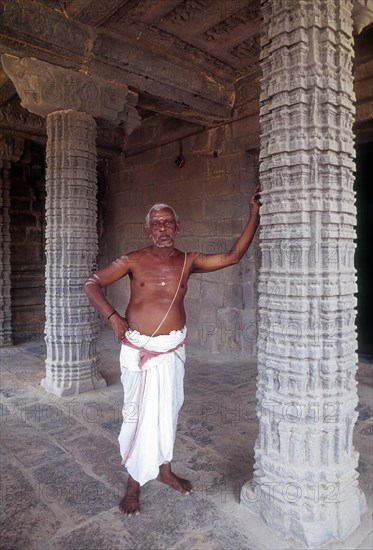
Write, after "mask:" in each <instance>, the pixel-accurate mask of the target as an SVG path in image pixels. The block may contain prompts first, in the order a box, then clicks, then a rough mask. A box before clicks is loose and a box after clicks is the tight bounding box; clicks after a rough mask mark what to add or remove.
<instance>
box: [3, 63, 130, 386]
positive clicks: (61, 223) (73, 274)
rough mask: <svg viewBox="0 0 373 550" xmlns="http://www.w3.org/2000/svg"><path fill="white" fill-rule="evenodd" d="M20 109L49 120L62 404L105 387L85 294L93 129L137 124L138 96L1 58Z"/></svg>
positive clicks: (51, 282) (93, 236)
mask: <svg viewBox="0 0 373 550" xmlns="http://www.w3.org/2000/svg"><path fill="white" fill-rule="evenodd" d="M2 63H3V67H4V70H5V72H6V73H7V74H8V76H9V77H10V78H11V79H12V81H13V83H14V85H15V87H16V90H17V92H18V93H19V95H20V97H21V100H22V105H23V107H25V108H26V109H28V110H30V111H31V112H33V113H35V114H38V115H42V116H46V118H47V152H46V158H47V172H46V193H47V196H46V218H47V229H46V260H47V261H46V327H45V339H46V344H47V358H46V376H45V378H44V379H43V380H42V385H43V387H44V388H45V389H46V390H47V391H48V392H50V393H54V394H56V395H59V396H63V395H72V394H76V393H81V392H84V391H88V390H91V389H94V388H97V387H101V386H104V385H106V382H105V380H104V379H103V378H102V377H101V375H100V373H99V368H98V357H97V351H96V343H97V339H98V335H99V324H98V318H97V314H96V312H95V311H94V309H93V308H92V307H91V306H90V305H89V304H88V301H87V299H86V297H85V295H84V294H83V293H82V290H81V289H82V284H83V282H84V280H85V277H86V275H87V272H91V271H93V269H94V265H95V262H96V258H97V252H98V246H97V228H96V220H97V200H96V192H97V175H96V163H97V154H96V141H95V140H96V121H95V118H94V117H97V118H103V119H105V120H109V121H110V122H112V123H114V124H116V125H117V124H119V123H122V124H123V125H124V128H125V130H126V131H127V132H131V131H132V130H133V128H134V127H136V125H138V124H139V117H138V115H137V112H136V109H135V107H134V104H135V102H136V101H137V96H136V94H134V93H133V92H131V91H130V90H129V89H128V88H127V87H126V86H120V85H112V84H111V83H107V82H103V81H100V80H98V79H95V78H91V77H89V76H86V75H84V74H82V73H77V72H75V71H72V70H68V69H63V68H61V67H56V66H53V65H50V64H48V63H45V62H42V61H39V60H37V59H32V58H25V59H19V58H17V57H14V56H10V55H3V56H2Z"/></svg>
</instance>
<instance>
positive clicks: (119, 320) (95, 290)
mask: <svg viewBox="0 0 373 550" xmlns="http://www.w3.org/2000/svg"><path fill="white" fill-rule="evenodd" d="M129 272H130V262H129V260H128V256H122V257H121V258H118V259H117V260H115V261H114V262H112V263H111V264H109V265H108V266H106V267H104V268H102V269H100V270H99V271H97V272H96V273H94V274H93V275H91V276H90V277H88V279H87V280H86V281H85V283H84V284H83V290H84V292H85V293H86V295H87V296H88V299H89V301H90V302H91V304H92V305H93V306H94V307H95V308H96V309H97V310H98V311H99V312H100V313H102V314H103V315H105V317H106V318H107V319H109V320H110V324H111V326H112V329H113V330H114V332H115V333H116V334H117V336H118V339H120V337H121V336H122V335H123V333H124V332H125V331H126V330H127V329H128V322H127V319H125V318H123V317H121V316H120V315H119V313H118V312H117V311H116V310H115V309H114V307H113V306H112V305H111V304H110V302H108V300H107V299H106V297H105V296H104V293H103V292H102V289H103V288H105V287H107V286H109V285H111V284H112V283H115V281H118V280H119V279H121V278H122V277H124V276H125V275H127V274H128V273H129Z"/></svg>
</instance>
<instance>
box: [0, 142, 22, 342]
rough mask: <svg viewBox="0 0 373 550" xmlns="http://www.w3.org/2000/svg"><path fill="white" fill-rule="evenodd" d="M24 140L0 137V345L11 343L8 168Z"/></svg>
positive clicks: (16, 158)
mask: <svg viewBox="0 0 373 550" xmlns="http://www.w3.org/2000/svg"><path fill="white" fill-rule="evenodd" d="M23 146H24V140H23V139H17V138H12V137H7V136H1V137H0V273H1V278H0V346H9V345H11V344H12V309H11V305H12V304H11V296H10V289H11V285H10V269H11V265H10V216H9V209H10V197H9V189H10V168H11V163H12V161H13V162H15V161H17V160H19V159H20V157H21V155H22V153H23Z"/></svg>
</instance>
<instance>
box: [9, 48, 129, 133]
mask: <svg viewBox="0 0 373 550" xmlns="http://www.w3.org/2000/svg"><path fill="white" fill-rule="evenodd" d="M1 60H2V64H3V68H4V71H5V72H6V73H7V75H8V76H9V78H11V79H12V81H13V83H14V85H15V88H16V90H17V92H18V94H19V96H20V97H21V99H22V107H24V108H25V109H28V110H29V111H31V112H32V113H36V114H38V115H41V116H47V115H48V114H49V113H51V112H54V111H61V110H64V109H73V110H75V111H78V112H84V113H88V114H90V115H91V116H93V117H95V118H99V119H100V118H102V119H104V120H106V121H109V122H111V123H113V124H116V125H119V124H122V125H123V127H124V129H125V131H126V133H127V134H130V133H131V132H132V131H133V130H134V129H135V128H137V126H139V125H140V117H139V115H138V113H137V110H136V107H135V105H136V103H137V94H135V93H134V92H132V91H131V90H129V88H128V87H127V86H126V85H120V84H113V83H111V82H105V81H103V80H99V79H98V78H94V77H91V76H88V75H86V74H83V73H79V72H77V71H73V70H70V69H65V68H63V67H58V66H57V65H51V64H50V63H45V62H44V61H40V60H38V59H34V58H32V57H27V58H23V59H20V58H18V57H15V56H13V55H8V54H3V55H2V56H1Z"/></svg>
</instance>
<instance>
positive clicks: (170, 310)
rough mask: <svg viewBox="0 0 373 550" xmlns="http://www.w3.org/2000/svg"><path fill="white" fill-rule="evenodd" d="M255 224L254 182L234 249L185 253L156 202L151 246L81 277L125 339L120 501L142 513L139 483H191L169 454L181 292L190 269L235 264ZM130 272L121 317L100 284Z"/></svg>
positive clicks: (178, 378) (170, 213) (183, 489)
mask: <svg viewBox="0 0 373 550" xmlns="http://www.w3.org/2000/svg"><path fill="white" fill-rule="evenodd" d="M258 224H259V188H258V189H257V190H256V191H255V193H254V195H253V197H252V198H251V201H250V218H249V221H248V222H247V224H246V226H245V228H244V230H243V232H242V234H241V236H240V237H239V238H238V240H237V241H236V243H235V244H234V245H233V247H232V248H231V250H230V251H229V252H226V253H221V254H200V253H198V252H189V253H183V252H181V251H180V250H178V249H177V248H175V246H174V245H175V238H176V236H177V234H178V233H179V230H180V222H179V220H178V217H177V215H176V213H175V211H174V210H173V209H172V208H171V207H170V206H168V205H165V204H156V205H154V206H153V207H152V208H151V209H150V211H149V213H148V215H147V217H146V226H147V229H148V231H149V236H150V238H151V239H152V241H153V242H152V245H151V246H148V247H146V248H142V249H141V250H136V251H134V252H130V253H129V254H128V255H126V256H122V257H121V258H119V259H118V260H115V261H114V262H113V263H111V264H109V265H108V266H107V267H105V268H103V269H100V270H99V271H98V272H97V273H95V274H94V275H92V276H91V277H89V278H88V279H87V281H86V282H85V283H84V290H85V292H86V293H87V296H88V298H89V300H90V301H91V303H92V304H93V305H94V306H95V307H96V308H97V309H98V310H99V311H100V312H101V313H102V314H103V315H105V316H106V317H107V318H108V319H109V322H110V324H111V327H112V329H113V331H114V332H115V334H116V335H117V337H118V339H119V340H121V341H122V349H121V358H120V361H121V369H122V378H121V379H122V383H123V386H124V406H123V424H122V428H121V432H120V435H119V438H118V439H119V443H120V449H121V455H122V459H123V460H122V463H123V464H125V466H126V468H127V471H128V473H129V477H128V483H127V490H126V494H125V495H124V497H123V499H122V500H121V502H120V504H119V507H120V509H121V510H122V512H123V513H124V514H127V515H131V514H137V513H139V512H140V506H139V495H140V485H143V484H144V483H146V482H147V481H148V480H150V479H154V478H157V479H158V480H159V481H162V482H164V483H167V484H168V485H170V486H171V487H173V488H174V489H176V490H177V491H179V492H180V493H182V494H188V493H189V492H190V491H191V490H192V485H191V483H190V482H189V481H187V480H185V479H182V478H180V477H178V476H176V475H175V474H174V473H173V472H172V470H171V460H172V452H173V445H174V440H175V431H176V424H177V416H178V412H179V410H180V407H181V405H182V402H183V376H184V362H185V350H184V342H185V339H186V328H185V321H186V317H185V310H184V297H185V294H186V291H187V282H188V279H189V276H190V275H191V274H192V273H208V272H210V271H216V270H218V269H222V268H224V267H228V266H231V265H233V264H236V263H238V262H239V261H240V260H241V258H242V257H243V255H244V254H245V253H246V251H247V249H248V248H249V246H250V244H251V242H252V240H253V237H254V235H255V231H256V229H257V227H258ZM125 275H128V276H129V278H130V281H131V296H130V301H129V304H128V306H127V310H126V317H121V315H120V314H119V313H118V312H117V311H116V310H115V309H114V308H113V306H112V305H111V304H110V303H109V302H108V301H107V300H106V298H105V296H104V295H103V292H102V289H103V288H104V287H106V286H108V285H110V284H112V283H114V282H115V281H117V280H119V279H121V278H122V277H124V276H125Z"/></svg>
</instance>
